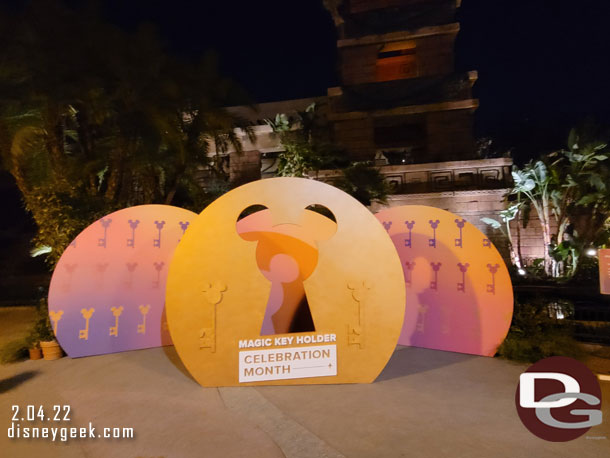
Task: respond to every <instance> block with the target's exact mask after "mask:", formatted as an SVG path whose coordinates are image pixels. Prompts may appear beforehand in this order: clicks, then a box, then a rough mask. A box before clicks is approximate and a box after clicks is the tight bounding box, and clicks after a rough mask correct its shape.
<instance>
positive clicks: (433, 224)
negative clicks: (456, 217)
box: [428, 219, 440, 248]
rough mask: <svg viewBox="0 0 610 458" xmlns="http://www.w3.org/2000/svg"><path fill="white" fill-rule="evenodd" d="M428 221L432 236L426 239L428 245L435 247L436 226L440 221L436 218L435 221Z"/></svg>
mask: <svg viewBox="0 0 610 458" xmlns="http://www.w3.org/2000/svg"><path fill="white" fill-rule="evenodd" d="M428 222H429V223H430V227H432V238H431V239H428V246H431V247H433V248H436V228H437V227H438V225H439V224H440V221H439V220H438V219H437V220H436V221H432V220H430V221H428Z"/></svg>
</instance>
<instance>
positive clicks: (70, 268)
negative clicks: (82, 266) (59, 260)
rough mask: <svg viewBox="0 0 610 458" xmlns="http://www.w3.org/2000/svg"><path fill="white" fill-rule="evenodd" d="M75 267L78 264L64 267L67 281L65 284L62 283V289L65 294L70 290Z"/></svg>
mask: <svg viewBox="0 0 610 458" xmlns="http://www.w3.org/2000/svg"><path fill="white" fill-rule="evenodd" d="M77 266H78V264H66V265H65V269H66V272H67V273H68V281H67V282H66V283H64V285H63V288H62V289H63V290H64V291H66V292H67V291H70V288H71V287H72V277H73V276H74V271H75V270H76V267H77Z"/></svg>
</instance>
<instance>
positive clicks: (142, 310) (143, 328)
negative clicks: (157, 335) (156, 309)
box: [138, 305, 150, 334]
mask: <svg viewBox="0 0 610 458" xmlns="http://www.w3.org/2000/svg"><path fill="white" fill-rule="evenodd" d="M138 308H139V309H140V314H141V315H142V323H140V324H139V325H138V334H146V315H148V311H149V310H150V305H140V306H139V307H138Z"/></svg>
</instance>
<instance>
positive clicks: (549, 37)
mask: <svg viewBox="0 0 610 458" xmlns="http://www.w3.org/2000/svg"><path fill="white" fill-rule="evenodd" d="M24 3H25V1H24V0H10V1H9V0H0V5H2V6H6V7H9V8H19V5H23V4H24ZM82 3H84V2H83V1H80V0H69V4H72V5H78V4H82ZM99 3H100V5H101V8H102V12H103V15H104V16H105V17H106V18H107V20H108V21H110V22H112V23H114V24H117V25H118V26H120V27H122V28H125V29H127V30H134V29H135V28H136V27H137V26H138V24H140V23H143V22H147V23H152V24H154V25H155V26H156V28H157V30H158V33H159V35H160V36H161V38H162V40H163V42H164V43H165V45H166V46H167V48H168V50H169V52H171V53H174V54H177V55H180V56H182V57H184V58H187V59H197V58H198V57H200V56H201V55H202V54H203V53H204V52H206V51H207V50H214V51H215V52H216V53H217V55H218V58H219V62H220V66H221V71H222V72H223V73H224V74H225V75H227V76H230V77H232V78H233V79H235V80H236V81H238V82H239V83H241V85H242V86H244V87H245V88H246V89H247V90H248V91H249V93H250V94H251V95H252V97H253V99H254V100H255V101H257V102H266V101H274V100H282V99H290V98H299V97H308V96H316V95H324V94H325V93H326V89H327V88H328V87H331V86H336V85H338V84H339V81H338V78H337V74H336V36H335V28H334V25H333V23H332V21H331V18H330V15H329V14H328V13H327V12H326V10H324V8H323V7H322V1H321V0H297V1H295V0H293V1H288V0H262V1H236V0H223V1H215V2H211V1H197V2H194V1H192V0H171V1H169V0H163V1H161V0H157V1H154V0H99ZM458 20H459V21H460V22H461V32H460V34H459V35H458V41H457V46H456V67H457V70H458V71H467V70H478V72H479V80H478V82H477V83H476V85H475V96H476V97H478V98H479V99H480V108H479V109H478V110H477V113H476V135H477V136H478V137H481V136H491V137H492V138H494V139H495V143H496V145H497V147H498V148H499V149H507V148H511V147H513V148H514V150H513V151H514V156H515V158H516V160H517V162H523V161H524V160H526V159H528V158H530V157H534V156H537V155H538V154H539V153H540V152H545V151H548V150H552V149H555V148H560V147H562V146H564V145H565V141H566V138H567V133H568V130H569V128H570V127H571V126H574V125H577V124H578V123H580V122H582V121H583V120H584V119H585V118H587V117H588V116H589V117H592V118H594V119H595V120H596V121H597V122H598V123H599V124H601V125H602V126H610V96H609V89H608V88H609V84H610V83H609V77H610V1H607V0H463V3H462V8H461V10H460V12H459V16H458ZM9 181H10V180H8V179H7V175H6V173H5V172H3V177H2V180H0V182H1V183H0V184H2V186H1V189H0V191H1V194H2V200H3V207H4V208H5V209H10V210H7V211H8V214H9V215H10V217H9V218H5V219H4V222H3V224H1V225H0V226H1V227H0V229H1V230H6V229H7V228H8V227H9V226H11V225H12V223H11V221H13V217H14V218H17V217H18V216H19V215H23V210H22V209H21V208H20V204H19V202H18V198H17V196H18V192H17V191H16V190H15V189H14V188H13V187H12V186H11V185H10V183H9ZM7 186H8V187H7ZM6 215H7V213H5V216H6ZM28 224H29V223H28ZM12 227H13V228H14V226H12Z"/></svg>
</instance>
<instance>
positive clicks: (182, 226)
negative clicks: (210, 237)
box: [178, 221, 190, 240]
mask: <svg viewBox="0 0 610 458" xmlns="http://www.w3.org/2000/svg"><path fill="white" fill-rule="evenodd" d="M178 224H180V229H182V235H184V233H185V232H186V230H187V229H188V227H189V224H190V222H189V221H179V222H178ZM180 240H182V236H180Z"/></svg>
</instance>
